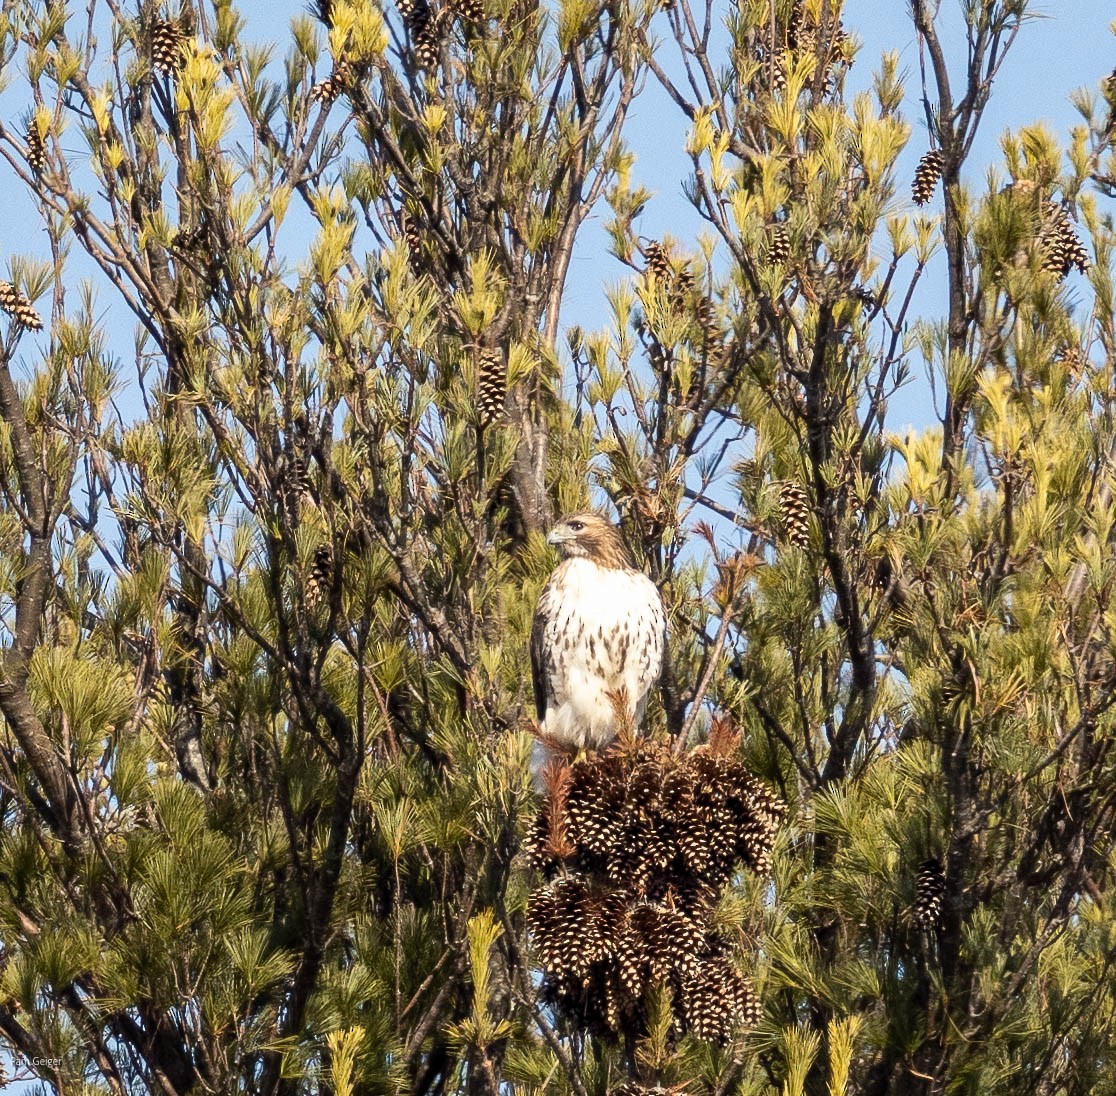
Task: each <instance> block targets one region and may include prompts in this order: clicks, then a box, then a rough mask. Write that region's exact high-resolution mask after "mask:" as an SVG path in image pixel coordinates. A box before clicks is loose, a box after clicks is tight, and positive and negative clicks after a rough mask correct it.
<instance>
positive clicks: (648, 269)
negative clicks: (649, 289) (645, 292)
mask: <svg viewBox="0 0 1116 1096" xmlns="http://www.w3.org/2000/svg"><path fill="white" fill-rule="evenodd" d="M643 257H644V259H646V260H647V265H646V266H645V267H644V273H645V274H646V276H647V278H648V279H649V280H651V279H657V280H659V281H662V282H670V281H672V280H673V279H674V267H673V266H672V265H671V262H670V256H669V255H667V252H666V248H665V247H663V245H662V244H660V243H658V242H656V241H655V240H652V241H651V243H649V244H648V245H647V246H646V247H645V248H644V249H643Z"/></svg>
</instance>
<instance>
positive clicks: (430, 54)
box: [404, 0, 444, 68]
mask: <svg viewBox="0 0 1116 1096" xmlns="http://www.w3.org/2000/svg"><path fill="white" fill-rule="evenodd" d="M407 6H408V9H409V10H408V11H407V14H406V15H405V17H404V19H405V22H406V24H407V30H408V32H409V33H410V35H411V46H412V47H413V49H414V51H415V61H416V62H417V63H418V65H419V67H420V68H433V67H434V66H435V65H436V64H437V63H438V55H439V53H440V52H441V47H442V21H443V14H444V13H443V11H439V12H438V13H437V14H435V13H434V11H433V10H432V9H431V7H430V5H429V4H428V3H427V0H413V2H409V3H408V5H407Z"/></svg>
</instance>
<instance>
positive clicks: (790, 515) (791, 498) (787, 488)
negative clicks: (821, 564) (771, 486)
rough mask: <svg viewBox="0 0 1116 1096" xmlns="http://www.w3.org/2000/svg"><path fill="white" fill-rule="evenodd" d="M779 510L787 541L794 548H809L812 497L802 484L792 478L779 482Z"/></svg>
mask: <svg viewBox="0 0 1116 1096" xmlns="http://www.w3.org/2000/svg"><path fill="white" fill-rule="evenodd" d="M779 511H780V520H781V522H782V527H783V536H784V537H786V539H787V542H788V543H789V544H790V545H791V546H792V547H794V548H809V547H810V499H809V497H808V496H807V494H806V492H805V490H803V488H802V486H801V485H800V484H797V483H792V482H791V481H790V480H783V482H782V483H780V484H779Z"/></svg>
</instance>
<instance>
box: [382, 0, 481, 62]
mask: <svg viewBox="0 0 1116 1096" xmlns="http://www.w3.org/2000/svg"><path fill="white" fill-rule="evenodd" d="M396 2H397V6H398V8H399V14H400V15H401V16H402V17H403V22H404V24H405V26H406V27H407V33H408V34H409V35H410V36H411V48H412V49H413V50H414V54H415V61H416V62H418V65H419V67H420V68H433V67H434V66H435V65H436V64H437V63H438V54H439V52H440V50H441V46H442V40H443V37H444V33H445V28H446V24H447V23H448V22H449V20H450V19H452V18H453V17H455V16H456V17H457V18H458V19H460V20H462V21H463V22H465V23H470V24H473V25H476V24H479V23H483V22H484V21H485V11H484V3H483V0H448V2H447V3H446V4H445V5H444V6H442V7H440V8H439V9H438V10H437V11H435V10H434V9H433V8H432V7H431V6H430V3H429V0H396Z"/></svg>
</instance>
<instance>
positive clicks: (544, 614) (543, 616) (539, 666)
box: [531, 578, 554, 722]
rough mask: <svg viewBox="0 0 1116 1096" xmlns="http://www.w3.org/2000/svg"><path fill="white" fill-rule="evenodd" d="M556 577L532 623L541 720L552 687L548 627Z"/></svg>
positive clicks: (534, 680) (545, 590)
mask: <svg viewBox="0 0 1116 1096" xmlns="http://www.w3.org/2000/svg"><path fill="white" fill-rule="evenodd" d="M553 594H554V579H553V578H552V579H551V580H550V581H549V582H548V583H547V584H546V586H544V587H543V592H542V594H541V595H540V596H539V604H538V606H537V607H536V609H535V620H534V623H533V624H532V625H531V685H532V686H533V687H534V690H535V714H536V715H537V716H538V719H539V721H540V722H541V721H542V718H543V716H544V715H546V706H547V701H548V700H549V699H550V689H549V687H548V681H547V657H546V629H547V625H548V624H549V623H550V615H551V613H552V612H553V605H552V602H553V600H554V596H553Z"/></svg>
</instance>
